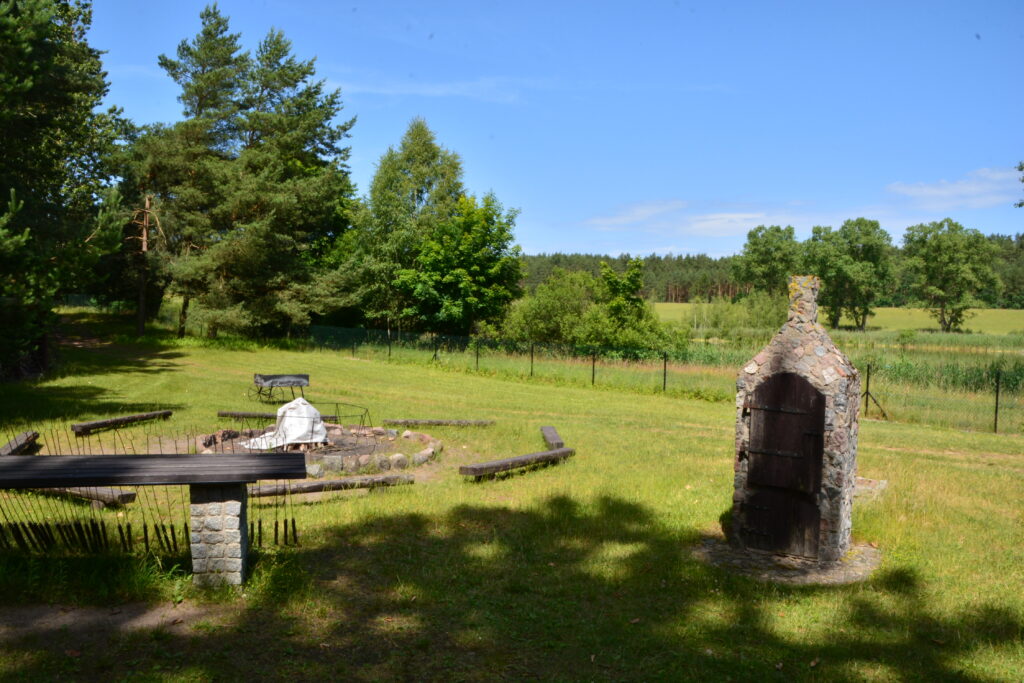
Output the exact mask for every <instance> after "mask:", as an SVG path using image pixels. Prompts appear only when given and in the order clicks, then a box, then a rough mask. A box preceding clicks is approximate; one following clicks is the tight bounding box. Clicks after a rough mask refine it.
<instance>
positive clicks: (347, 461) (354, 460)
mask: <svg viewBox="0 0 1024 683" xmlns="http://www.w3.org/2000/svg"><path fill="white" fill-rule="evenodd" d="M342 466H343V467H344V468H345V471H346V472H356V471H357V470H358V469H359V458H358V457H356V456H354V455H346V456H344V457H343V458H342Z"/></svg>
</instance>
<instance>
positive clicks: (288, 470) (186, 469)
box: [0, 451, 306, 489]
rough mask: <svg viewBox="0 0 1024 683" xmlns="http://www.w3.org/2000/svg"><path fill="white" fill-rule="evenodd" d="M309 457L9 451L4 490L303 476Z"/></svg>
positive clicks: (1, 480) (0, 464)
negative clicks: (62, 453) (49, 453)
mask: <svg viewBox="0 0 1024 683" xmlns="http://www.w3.org/2000/svg"><path fill="white" fill-rule="evenodd" d="M305 476H306V458H305V454H303V453H302V452H300V451H296V452H294V453H292V452H289V453H244V454H232V455H227V454H215V455H95V456H83V455H49V456H34V455H11V456H7V457H5V458H2V459H0V488H11V489H20V488H58V487H67V486H117V485H122V486H123V485H129V486H130V485H175V484H229V483H241V482H250V481H259V480H261V479H303V478H305Z"/></svg>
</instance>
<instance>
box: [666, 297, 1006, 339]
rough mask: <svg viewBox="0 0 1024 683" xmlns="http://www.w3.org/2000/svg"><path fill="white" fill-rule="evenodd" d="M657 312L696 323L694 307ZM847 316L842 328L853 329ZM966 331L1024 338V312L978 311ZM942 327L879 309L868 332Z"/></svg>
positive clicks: (924, 316)
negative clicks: (693, 320) (850, 327)
mask: <svg viewBox="0 0 1024 683" xmlns="http://www.w3.org/2000/svg"><path fill="white" fill-rule="evenodd" d="M654 309H655V311H657V313H658V315H659V316H660V317H661V319H662V320H666V321H679V322H687V321H692V319H693V315H694V313H693V309H694V304H675V303H656V304H654ZM852 324H853V321H852V320H849V319H847V318H846V317H845V316H844V317H843V319H842V320H841V321H840V325H852ZM964 327H965V328H966V329H967V330H969V331H971V332H976V333H981V334H1018V335H1022V334H1024V310H1011V309H993V308H974V309H971V310H970V312H969V313H968V318H967V322H966V324H965V325H964ZM938 329H939V326H938V323H936V322H935V319H934V318H932V317H931V316H930V315H928V311H926V310H924V309H921V308H876V309H875V313H874V315H872V316H871V317H870V318H869V319H868V330H869V331H872V330H878V331H899V330H920V331H938Z"/></svg>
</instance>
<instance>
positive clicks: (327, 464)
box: [324, 455, 345, 472]
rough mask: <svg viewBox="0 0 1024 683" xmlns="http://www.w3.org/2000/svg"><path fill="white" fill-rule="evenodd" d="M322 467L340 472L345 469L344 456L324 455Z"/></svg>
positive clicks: (329, 470)
mask: <svg viewBox="0 0 1024 683" xmlns="http://www.w3.org/2000/svg"><path fill="white" fill-rule="evenodd" d="M324 469H325V470H327V471H328V472H341V471H342V470H343V469H345V458H344V456H341V455H325V456H324Z"/></svg>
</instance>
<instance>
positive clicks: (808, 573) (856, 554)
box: [693, 537, 882, 586]
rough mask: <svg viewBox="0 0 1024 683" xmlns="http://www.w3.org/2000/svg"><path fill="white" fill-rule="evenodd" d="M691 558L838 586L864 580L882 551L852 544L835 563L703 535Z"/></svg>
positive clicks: (779, 579)
mask: <svg viewBox="0 0 1024 683" xmlns="http://www.w3.org/2000/svg"><path fill="white" fill-rule="evenodd" d="M693 557H694V558H696V559H698V560H701V561H702V562H706V563H707V564H711V565H714V566H716V567H721V568H723V569H727V570H729V571H732V572H734V573H737V574H742V575H744V576H749V577H751V578H753V579H757V580H759V581H770V582H773V583H786V584H791V585H800V586H841V585H845V584H850V583H857V582H859V581H864V580H865V579H867V578H868V577H870V576H871V574H872V573H873V572H874V571H875V570H876V569H878V566H879V565H880V564H881V562H882V551H881V550H879V549H878V548H876V547H874V546H872V545H870V544H868V543H852V544H851V546H850V550H849V551H848V552H847V553H846V554H845V555H844V556H843V558H842V559H841V560H839V561H838V562H832V563H818V562H817V561H815V560H802V559H800V558H797V557H787V556H782V555H772V554H771V553H766V552H759V551H756V550H744V549H742V548H736V547H734V546H732V545H730V544H729V543H728V542H727V541H726V540H725V539H724V538H720V537H706V538H704V539H703V540H702V541H701V542H700V545H698V546H697V547H696V548H695V549H694V550H693Z"/></svg>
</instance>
